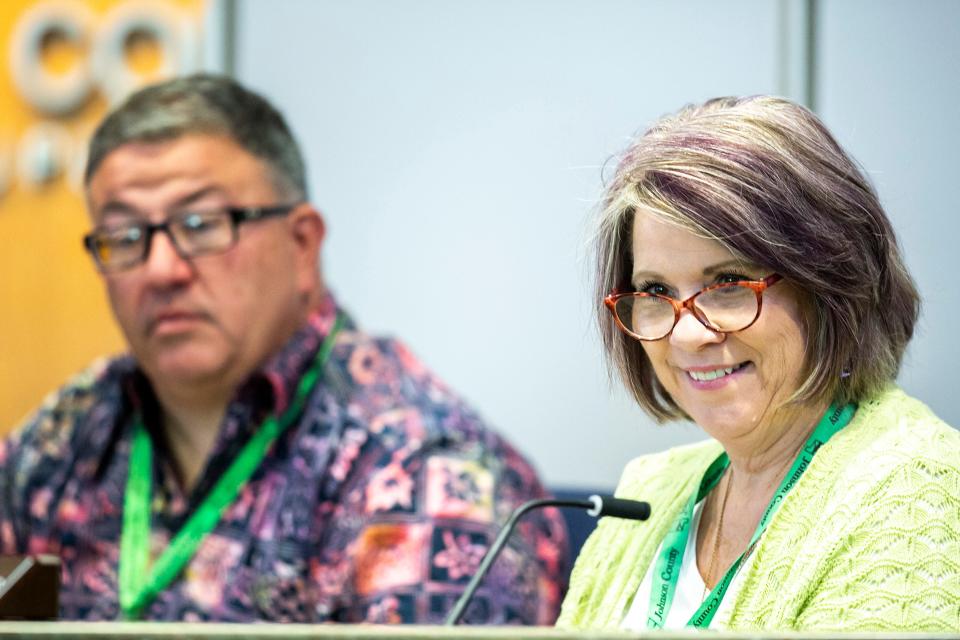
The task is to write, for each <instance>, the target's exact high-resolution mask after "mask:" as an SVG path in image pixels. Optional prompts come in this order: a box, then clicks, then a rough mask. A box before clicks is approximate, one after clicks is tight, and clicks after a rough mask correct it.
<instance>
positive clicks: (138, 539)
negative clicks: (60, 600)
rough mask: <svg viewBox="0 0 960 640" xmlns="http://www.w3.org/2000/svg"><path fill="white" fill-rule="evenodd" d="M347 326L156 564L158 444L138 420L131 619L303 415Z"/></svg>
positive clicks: (124, 604)
mask: <svg viewBox="0 0 960 640" xmlns="http://www.w3.org/2000/svg"><path fill="white" fill-rule="evenodd" d="M342 324H343V322H342V318H341V317H340V315H339V314H338V315H337V318H336V320H335V322H334V324H333V328H331V330H330V333H329V334H327V337H326V338H325V339H324V341H323V344H322V345H320V349H319V351H318V352H317V356H316V358H315V359H314V361H313V365H312V366H311V367H310V368H309V369H308V370H307V372H306V373H304V375H303V377H302V378H301V379H300V384H299V386H298V387H297V391H296V395H295V396H294V398H293V401H292V402H291V403H290V406H289V407H288V408H287V410H286V411H285V412H284V413H283V415H282V416H280V419H279V420H278V419H277V418H276V417H274V416H272V415H271V416H268V417H267V418H266V419H265V420H264V421H263V424H262V425H260V428H259V429H257V431H256V432H255V433H254V434H253V436H252V437H251V438H250V441H249V442H247V444H246V445H245V446H244V447H243V449H242V450H241V451H240V453H239V455H237V457H236V458H234V460H233V462H232V463H231V464H230V466H229V467H228V468H227V470H226V471H225V472H224V473H223V475H221V476H220V478H219V480H217V483H216V484H215V485H214V487H213V489H211V491H210V493H209V494H208V495H207V496H206V497H205V498H204V500H203V502H202V503H201V504H200V506H199V507H197V510H196V511H195V512H194V513H193V515H191V516H190V518H189V520H187V522H186V523H185V524H184V525H183V527H182V528H181V529H180V531H178V532H177V534H176V536H174V538H173V540H172V541H171V542H170V546H169V547H167V548H166V549H165V550H164V551H163V553H162V554H161V555H160V557H158V558H157V560H156V562H154V564H153V567H150V566H149V565H150V541H149V538H150V494H151V489H152V488H151V479H152V477H153V445H152V443H151V442H150V436H149V435H148V434H147V430H146V429H145V428H144V426H143V421H142V420H141V419H139V418H138V419H137V422H136V425H135V426H134V435H133V444H132V446H131V450H130V470H129V472H128V475H127V488H126V492H125V494H124V501H123V532H122V534H121V536H120V577H119V583H120V584H119V587H120V609H121V610H122V612H123V617H124V618H125V619H127V620H136V619H138V618H139V617H140V614H141V613H142V612H143V609H144V608H145V607H146V606H147V605H148V604H150V603H151V602H152V601H153V599H154V598H156V596H157V594H158V593H160V592H161V591H163V590H164V589H166V588H167V586H168V585H169V584H170V583H171V582H172V581H173V579H174V578H176V577H177V575H178V574H179V573H180V571H181V570H182V569H183V567H184V566H185V565H186V564H187V563H188V562H189V561H190V559H191V558H192V557H193V554H194V553H195V552H196V550H197V547H198V546H199V545H200V543H201V542H202V541H203V539H204V538H205V537H206V535H207V534H208V533H210V531H212V530H213V528H214V527H215V526H216V525H217V523H218V522H219V521H220V518H221V517H222V515H223V512H224V511H225V510H226V508H227V507H228V506H229V505H230V504H232V503H233V502H234V501H235V500H236V498H237V494H239V493H240V489H241V488H242V487H243V486H244V485H245V484H246V482H247V480H249V479H250V476H251V475H252V474H253V472H254V471H255V470H256V469H257V467H259V466H260V463H261V462H262V461H263V458H264V456H265V455H266V454H267V451H269V449H270V447H271V446H272V445H273V442H274V441H275V440H276V439H277V436H279V435H280V434H281V433H283V432H284V431H285V430H286V429H287V428H288V427H289V426H290V425H291V424H293V423H294V422H296V420H297V419H298V418H299V416H300V414H301V413H302V412H303V407H304V404H305V403H306V400H307V397H308V396H309V395H310V393H311V392H312V391H313V388H314V387H315V386H316V384H317V380H318V379H319V378H320V372H321V370H322V369H323V366H324V365H325V364H326V362H327V360H328V359H329V358H330V352H331V351H332V350H333V342H334V338H335V336H336V334H337V333H338V332H339V331H340V328H341V325H342Z"/></svg>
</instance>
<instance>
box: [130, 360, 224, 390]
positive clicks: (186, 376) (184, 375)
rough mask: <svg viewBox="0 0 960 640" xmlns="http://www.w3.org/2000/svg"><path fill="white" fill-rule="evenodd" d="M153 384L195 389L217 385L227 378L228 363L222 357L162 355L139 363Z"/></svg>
mask: <svg viewBox="0 0 960 640" xmlns="http://www.w3.org/2000/svg"><path fill="white" fill-rule="evenodd" d="M141 364H142V365H143V369H144V370H145V371H146V372H147V375H148V377H149V378H150V381H151V382H153V383H154V385H159V386H162V387H167V388H171V387H195V388H196V389H197V390H200V389H202V388H206V387H210V386H218V385H221V384H223V383H224V382H225V379H226V378H227V369H228V368H229V367H228V364H227V361H226V359H225V358H223V357H219V358H218V357H200V356H199V355H198V354H192V355H190V356H189V357H184V356H180V357H171V354H166V355H165V356H164V357H160V358H157V359H155V360H154V361H153V362H150V363H141Z"/></svg>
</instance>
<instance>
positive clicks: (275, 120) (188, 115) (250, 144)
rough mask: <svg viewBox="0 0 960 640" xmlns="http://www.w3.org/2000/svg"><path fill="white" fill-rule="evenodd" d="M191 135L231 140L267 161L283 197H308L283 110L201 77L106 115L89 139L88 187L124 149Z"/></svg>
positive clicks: (163, 86)
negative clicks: (107, 159)
mask: <svg viewBox="0 0 960 640" xmlns="http://www.w3.org/2000/svg"><path fill="white" fill-rule="evenodd" d="M191 133H200V134H213V135H225V136H228V137H229V138H231V139H232V140H234V141H235V142H236V143H237V144H238V145H240V146H241V147H242V148H243V149H245V150H247V151H248V152H250V153H251V154H252V155H254V156H256V157H257V158H259V159H260V160H262V161H263V162H265V163H266V165H267V167H269V169H270V173H271V174H272V175H271V177H272V180H273V183H274V188H275V189H276V191H277V194H278V195H279V196H280V197H283V198H288V199H296V200H303V199H306V197H307V185H306V177H305V173H306V169H305V166H304V161H303V156H302V155H301V153H300V149H299V147H298V145H297V142H296V140H294V138H293V134H292V133H291V132H290V128H289V127H288V126H287V123H286V121H284V119H283V116H282V115H281V114H280V112H279V111H277V110H276V109H275V108H274V107H273V105H271V104H270V103H269V102H267V100H266V99H265V98H263V97H262V96H260V95H258V94H256V93H254V92H252V91H249V90H248V89H245V88H244V87H242V86H241V85H240V84H239V83H237V82H236V81H234V80H232V79H230V78H228V77H226V76H218V75H211V74H202V73H201V74H196V75H192V76H188V77H184V78H176V79H173V80H168V81H165V82H161V83H159V84H154V85H150V86H148V87H145V88H143V89H140V90H139V91H137V92H136V93H133V94H132V95H131V96H130V97H129V98H127V100H126V101H125V102H124V103H123V104H121V105H120V106H119V107H117V108H116V109H115V110H113V111H112V112H111V113H110V114H109V115H107V117H106V119H104V121H103V122H102V123H100V126H99V127H97V130H96V131H95V132H94V134H93V138H92V140H91V141H90V152H89V155H88V156H87V168H86V171H85V172H84V184H87V185H89V184H90V180H91V178H92V177H93V175H94V174H95V173H96V171H97V168H98V167H99V166H100V164H101V163H102V162H103V159H104V158H105V157H106V156H107V155H108V154H109V153H110V152H111V151H113V150H114V149H116V148H118V147H120V146H122V145H125V144H127V143H130V142H162V141H167V140H173V139H175V138H179V137H180V136H183V135H187V134H191Z"/></svg>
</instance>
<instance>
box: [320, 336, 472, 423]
mask: <svg viewBox="0 0 960 640" xmlns="http://www.w3.org/2000/svg"><path fill="white" fill-rule="evenodd" d="M334 357H335V359H336V361H337V362H336V364H337V367H336V368H337V369H338V370H339V371H338V373H339V375H340V376H341V378H342V380H341V383H340V386H341V387H344V386H345V387H346V388H341V390H340V395H342V396H343V400H344V401H345V402H347V403H348V409H349V413H350V415H351V416H352V417H357V418H360V419H363V420H367V421H370V422H374V421H382V420H385V419H387V420H389V419H390V417H391V416H392V417H393V418H395V419H403V420H405V421H407V422H408V424H409V421H411V420H412V421H414V422H415V423H416V424H417V426H418V427H419V428H421V429H423V430H424V431H425V432H427V433H430V434H432V435H434V436H439V435H448V436H455V435H458V434H459V435H462V436H472V437H479V436H481V435H482V434H485V433H486V432H487V431H488V430H487V428H486V427H485V425H484V424H483V420H482V419H481V417H480V415H479V414H478V413H477V412H476V411H475V410H474V409H473V408H472V407H471V406H470V405H469V404H468V403H467V402H466V401H465V400H464V399H463V398H462V397H461V396H460V395H459V394H458V393H457V392H456V391H454V390H453V389H452V388H451V387H449V386H448V385H447V384H446V383H445V382H444V381H443V380H442V379H441V378H440V377H439V376H438V375H436V374H435V373H434V372H433V371H432V370H431V369H429V368H428V367H427V366H426V365H425V364H423V362H422V361H421V360H420V359H419V358H418V357H417V356H416V355H415V354H414V353H413V352H412V351H411V350H410V349H409V348H408V347H407V346H406V345H405V344H404V343H403V342H402V341H400V340H398V339H396V338H392V337H380V336H371V335H369V334H367V333H364V332H362V331H357V330H350V331H344V332H343V333H342V334H341V336H339V337H338V339H337V344H336V348H335V351H334ZM409 426H413V425H409Z"/></svg>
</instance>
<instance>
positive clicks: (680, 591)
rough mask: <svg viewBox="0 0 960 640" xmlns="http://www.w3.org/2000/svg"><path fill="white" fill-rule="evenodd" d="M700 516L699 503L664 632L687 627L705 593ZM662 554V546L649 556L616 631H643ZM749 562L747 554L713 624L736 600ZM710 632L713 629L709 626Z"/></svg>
mask: <svg viewBox="0 0 960 640" xmlns="http://www.w3.org/2000/svg"><path fill="white" fill-rule="evenodd" d="M702 512H703V500H701V501H700V502H698V503H697V504H696V506H695V507H694V509H693V517H692V518H691V522H690V536H689V537H688V538H687V547H686V550H684V552H683V563H682V564H681V565H680V576H679V578H678V579H677V589H676V591H675V592H674V596H673V606H672V607H670V611H669V612H667V620H666V623H665V624H664V625H663V628H664V629H682V628H684V627H685V626H687V621H688V620H690V618H691V617H692V616H693V614H694V612H695V611H696V610H697V609H699V608H700V604H701V603H702V602H703V598H704V596H705V595H706V594H707V593H709V592H708V591H706V585H705V584H704V582H703V578H702V577H700V571H699V570H698V569H697V532H698V531H699V529H700V515H701V513H702ZM662 551H663V543H661V544H660V547H658V548H657V552H656V553H655V554H654V556H653V561H652V562H651V563H650V567H649V568H648V569H647V574H646V575H645V576H644V577H643V582H641V583H640V586H639V587H638V588H637V594H636V595H635V596H634V598H633V603H632V604H631V605H630V609H629V610H628V611H627V615H626V616H624V618H623V622H621V623H620V627H621V628H623V629H627V630H630V631H647V630H648V629H647V614H648V613H649V608H650V587H651V586H652V584H653V569H654V567H655V566H656V564H657V558H659V557H660V553H661V552H662ZM752 560H753V554H750V555H749V556H748V557H747V559H746V560H745V561H744V563H743V565H741V567H740V571H738V572H737V575H736V576H735V577H734V578H733V581H731V582H730V586H729V587H728V588H727V593H726V595H724V597H723V601H721V603H720V607H719V608H718V609H717V613H716V614H715V616H714V620H718V619H721V616H723V615H724V614H723V612H724V611H726V610H728V609H729V608H730V607H731V606H732V603H733V602H734V601H735V600H736V598H737V592H738V591H739V590H740V587H741V586H742V585H743V579H742V578H741V576H743V575H744V574H745V573H746V569H747V568H748V567H749V566H750V563H751V561H752ZM711 628H714V627H713V625H711Z"/></svg>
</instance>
